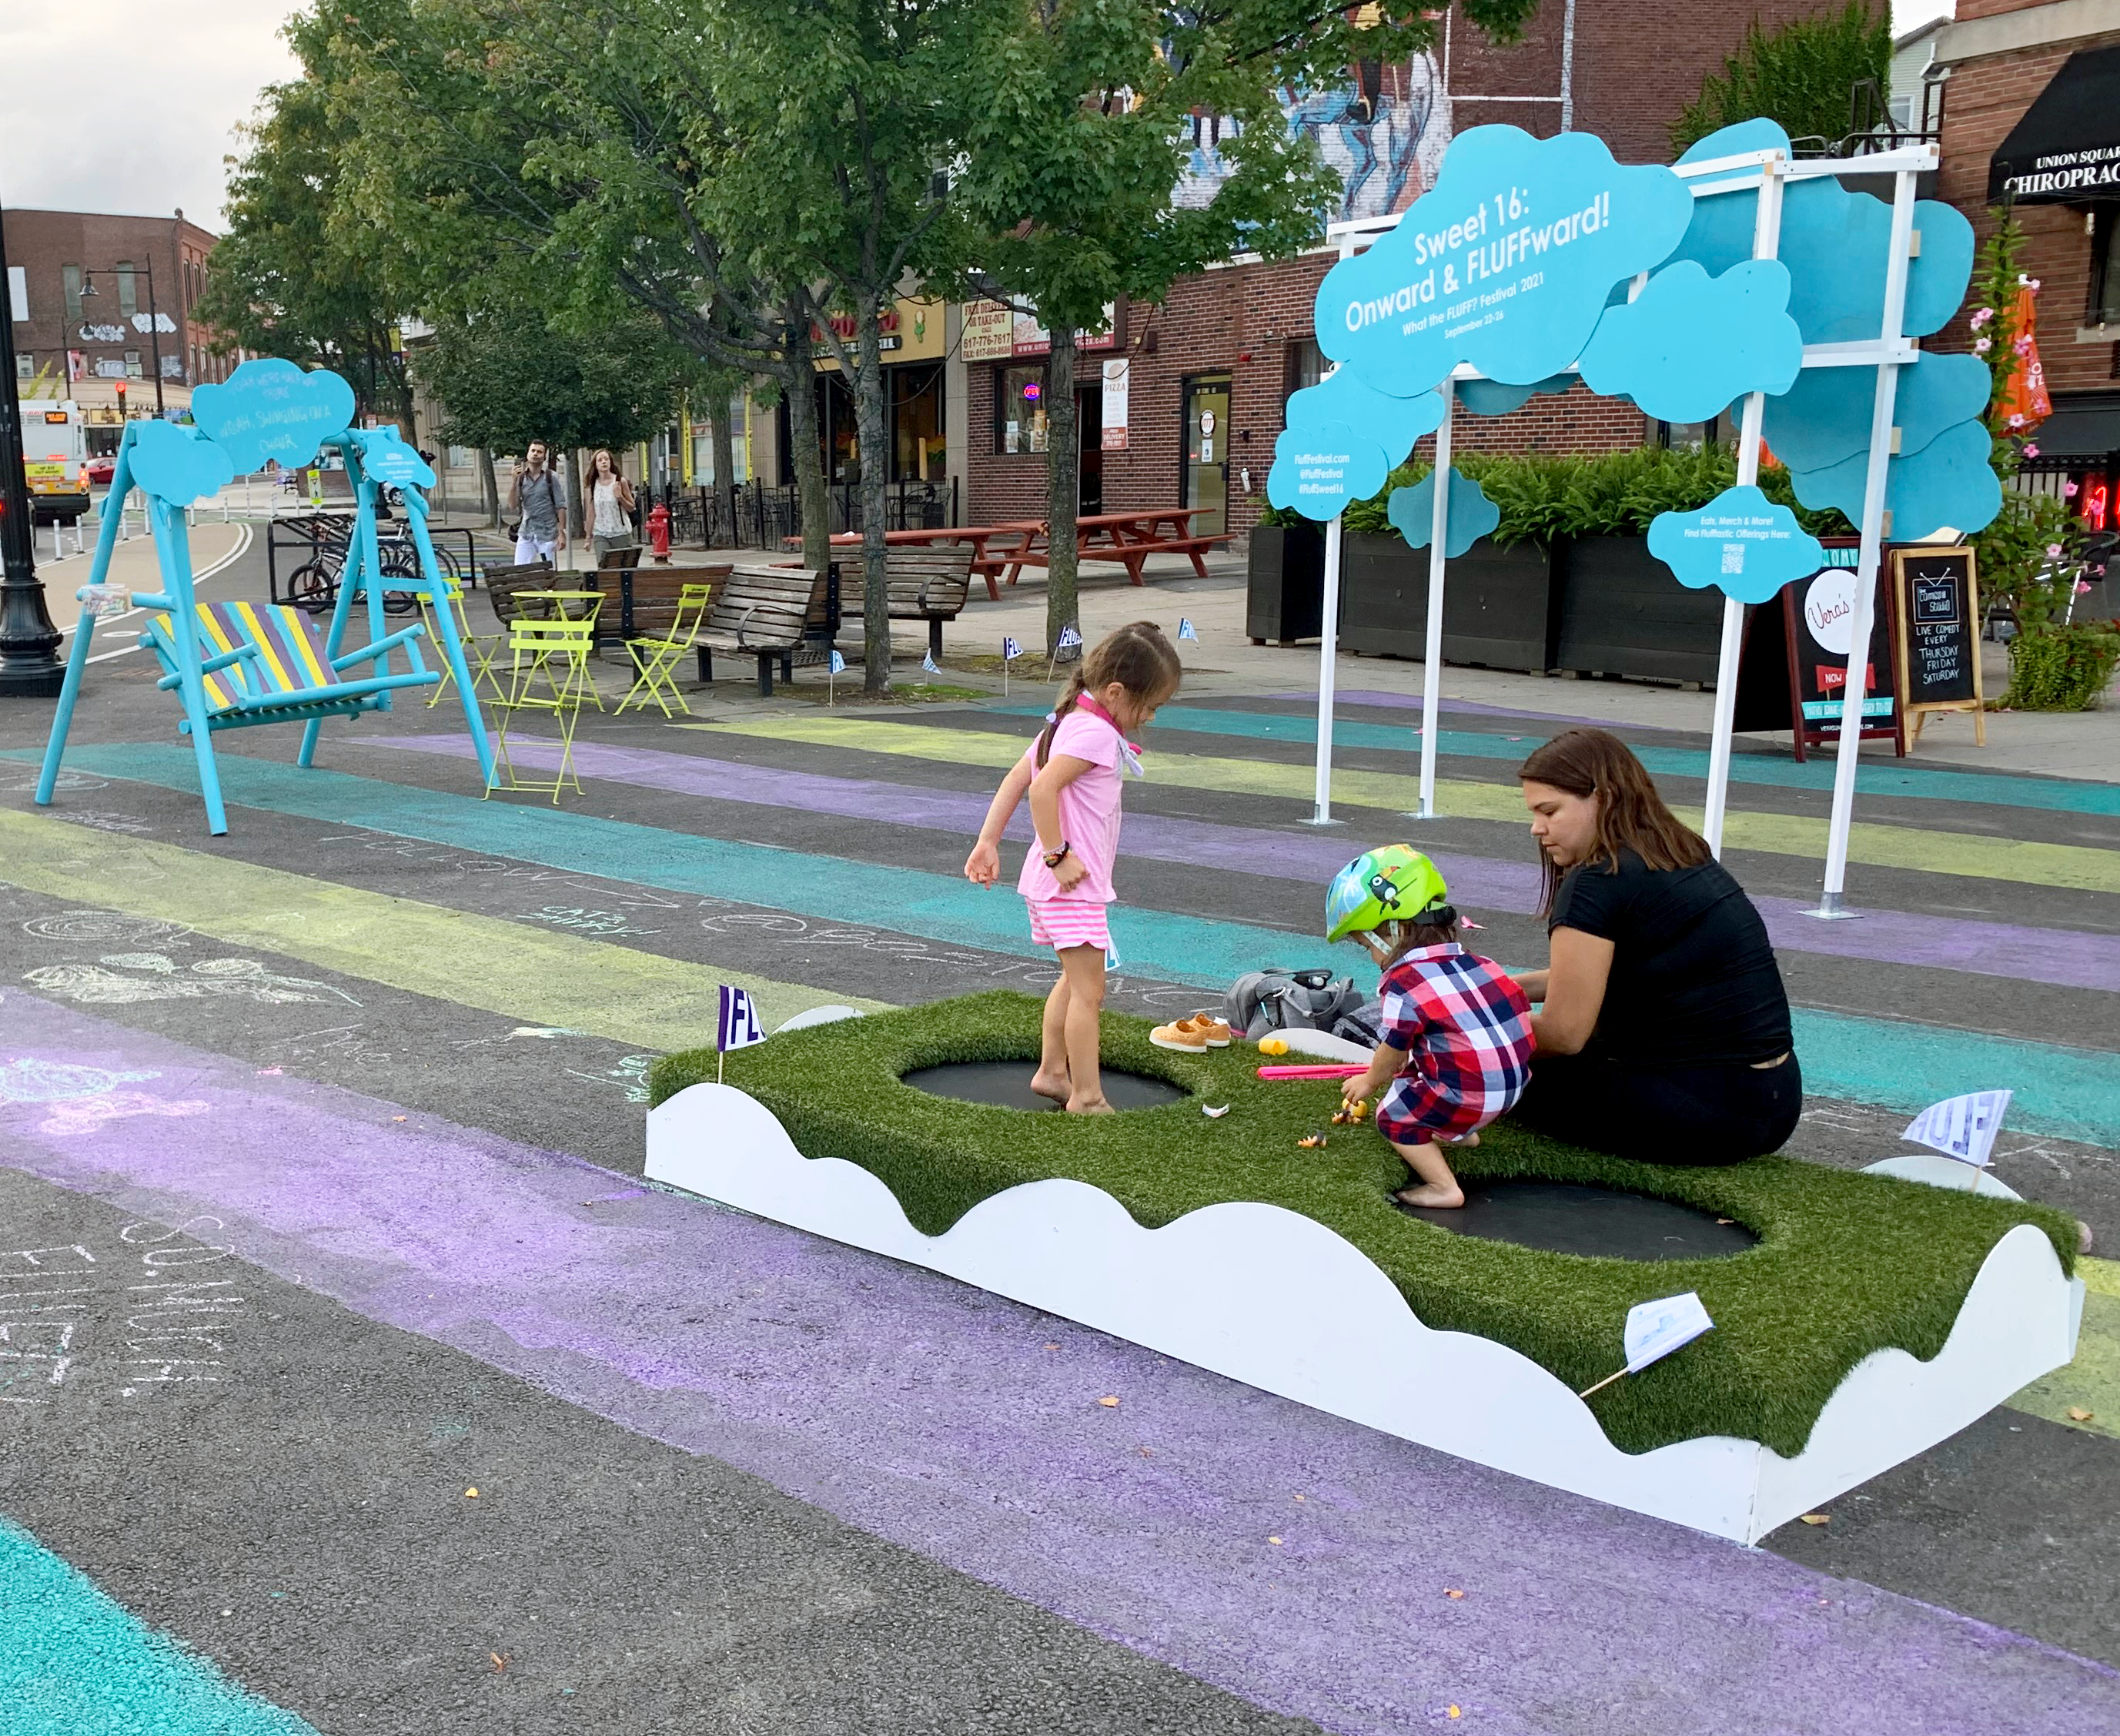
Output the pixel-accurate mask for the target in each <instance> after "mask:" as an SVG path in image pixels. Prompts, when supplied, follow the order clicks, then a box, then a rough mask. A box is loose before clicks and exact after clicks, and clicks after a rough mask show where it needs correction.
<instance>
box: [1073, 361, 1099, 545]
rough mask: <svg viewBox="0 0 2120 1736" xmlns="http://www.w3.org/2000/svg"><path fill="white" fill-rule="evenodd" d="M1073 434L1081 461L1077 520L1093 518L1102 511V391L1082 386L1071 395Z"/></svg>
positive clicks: (1076, 507) (1077, 492)
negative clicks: (1078, 442)
mask: <svg viewBox="0 0 2120 1736" xmlns="http://www.w3.org/2000/svg"><path fill="white" fill-rule="evenodd" d="M1075 432H1076V435H1077V436H1078V437H1079V440H1080V444H1081V461H1080V463H1079V464H1078V465H1077V467H1076V477H1077V478H1078V480H1077V482H1076V489H1075V511H1076V514H1077V516H1079V517H1081V518H1085V519H1089V518H1094V517H1095V516H1096V514H1099V513H1100V512H1102V511H1103V510H1104V387H1103V386H1102V385H1101V384H1098V385H1094V386H1083V387H1081V388H1080V389H1078V390H1077V391H1076V393H1075Z"/></svg>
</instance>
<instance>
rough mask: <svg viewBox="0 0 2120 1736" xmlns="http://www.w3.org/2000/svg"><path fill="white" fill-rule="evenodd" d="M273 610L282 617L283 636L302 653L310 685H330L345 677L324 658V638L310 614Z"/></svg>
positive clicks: (281, 609)
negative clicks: (311, 623) (310, 620)
mask: <svg viewBox="0 0 2120 1736" xmlns="http://www.w3.org/2000/svg"><path fill="white" fill-rule="evenodd" d="M273 613H274V614H276V615H277V616H278V617H280V630H281V638H283V639H285V640H286V641H287V643H288V644H289V645H292V646H294V647H295V649H296V650H297V651H298V652H300V654H301V659H302V663H303V666H304V667H305V668H306V669H307V670H308V672H309V682H308V683H307V685H308V686H312V687H328V686H331V685H332V682H336V681H340V680H342V679H343V678H344V677H342V676H341V675H339V674H338V673H337V671H335V670H334V669H333V668H332V667H331V665H330V664H329V663H326V662H325V661H324V660H323V656H322V653H323V638H322V637H321V636H320V635H319V634H318V631H317V629H316V628H315V627H314V626H311V625H310V622H309V617H308V616H306V615H305V614H304V613H303V612H301V611H300V609H291V608H284V607H283V608H277V609H275V610H274V611H273Z"/></svg>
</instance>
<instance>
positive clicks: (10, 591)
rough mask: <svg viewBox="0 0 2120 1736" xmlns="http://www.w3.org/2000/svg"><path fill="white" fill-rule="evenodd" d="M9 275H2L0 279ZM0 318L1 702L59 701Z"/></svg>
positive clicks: (3, 250)
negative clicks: (1, 383)
mask: <svg viewBox="0 0 2120 1736" xmlns="http://www.w3.org/2000/svg"><path fill="white" fill-rule="evenodd" d="M6 260H7V228H6V223H5V220H4V219H0V265H3V264H4V263H6ZM5 276H6V272H4V271H0V277H5ZM0 300H6V301H7V302H8V304H9V305H8V307H7V310H6V313H5V316H4V317H0V380H4V381H5V382H6V384H5V385H4V386H0V390H4V391H5V392H6V393H7V397H6V398H5V399H0V696H16V697H21V698H26V699H55V698H57V697H58V691H59V684H60V683H61V682H63V681H64V680H65V679H66V670H65V668H64V667H63V665H62V664H61V663H60V662H59V659H58V649H59V635H58V629H57V628H55V627H54V626H53V625H52V617H51V612H50V611H49V609H47V608H46V607H44V582H43V581H42V580H41V579H39V578H38V577H37V562H36V556H35V553H34V552H33V542H34V539H33V538H31V537H30V479H29V477H28V475H27V473H26V472H25V471H24V470H23V468H22V407H21V400H20V398H18V397H17V395H16V386H15V310H14V306H13V296H12V294H11V293H6V292H0Z"/></svg>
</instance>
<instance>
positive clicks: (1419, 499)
mask: <svg viewBox="0 0 2120 1736" xmlns="http://www.w3.org/2000/svg"><path fill="white" fill-rule="evenodd" d="M1449 502H1450V532H1449V535H1448V537H1447V538H1445V539H1444V544H1443V552H1444V555H1446V556H1448V558H1449V559H1451V560H1453V561H1455V560H1456V559H1457V557H1458V556H1460V555H1462V554H1463V553H1464V552H1466V550H1467V549H1469V548H1470V547H1471V546H1472V545H1473V544H1474V543H1475V542H1478V541H1479V540H1480V538H1482V537H1484V536H1485V535H1486V534H1487V533H1488V532H1489V531H1490V530H1492V529H1493V528H1495V526H1496V525H1497V524H1500V523H1501V522H1502V510H1501V508H1500V507H1499V506H1497V505H1495V503H1494V502H1493V501H1492V500H1489V499H1488V498H1487V496H1486V491H1485V490H1484V489H1482V488H1481V486H1480V485H1479V484H1478V483H1477V482H1474V481H1473V480H1472V479H1471V477H1468V476H1466V475H1465V474H1463V473H1462V472H1459V471H1456V470H1453V471H1452V472H1450V496H1449ZM1385 515H1386V516H1387V517H1388V518H1389V519H1390V520H1391V522H1392V528H1393V529H1395V530H1397V532H1398V533H1399V534H1400V535H1401V536H1402V537H1403V538H1406V543H1407V546H1408V547H1412V548H1425V547H1428V539H1429V538H1430V537H1432V536H1434V534H1435V472H1434V471H1430V472H1429V473H1428V474H1427V475H1426V476H1425V477H1422V478H1421V479H1420V481H1419V482H1416V483H1415V484H1414V485H1413V486H1411V488H1394V489H1393V490H1392V496H1391V500H1390V502H1389V504H1388V505H1387V507H1386V509H1385Z"/></svg>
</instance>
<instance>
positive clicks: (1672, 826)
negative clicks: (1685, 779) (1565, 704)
mask: <svg viewBox="0 0 2120 1736" xmlns="http://www.w3.org/2000/svg"><path fill="white" fill-rule="evenodd" d="M1517 776H1518V778H1519V779H1520V780H1523V782H1524V783H1527V784H1550V785H1551V786H1552V787H1553V788H1554V789H1559V790H1564V791H1565V792H1566V793H1567V794H1569V795H1571V796H1595V797H1597V835H1596V837H1595V838H1594V840H1592V843H1591V846H1590V853H1589V854H1588V855H1587V856H1585V857H1584V858H1583V861H1584V863H1592V862H1602V863H1604V864H1605V872H1606V873H1608V874H1616V873H1619V871H1620V851H1621V850H1623V849H1629V850H1632V851H1633V852H1634V854H1636V855H1638V856H1639V857H1640V858H1641V859H1642V860H1643V863H1645V864H1647V865H1648V867H1650V868H1697V867H1699V864H1700V863H1704V862H1705V861H1707V860H1708V859H1709V857H1710V856H1711V855H1712V854H1713V851H1711V850H1710V849H1709V848H1708V840H1706V839H1705V838H1704V837H1702V836H1701V835H1700V834H1699V833H1698V832H1696V831H1694V830H1693V829H1692V828H1691V827H1690V826H1685V825H1684V824H1682V823H1681V821H1680V820H1679V817H1678V816H1677V815H1676V814H1675V813H1673V812H1671V810H1670V809H1669V808H1668V807H1665V806H1664V803H1663V798H1662V796H1660V795H1658V794H1657V787H1656V785H1655V784H1653V783H1651V782H1650V781H1649V775H1648V768H1647V767H1646V766H1643V764H1642V762H1641V761H1639V760H1638V759H1636V758H1635V757H1634V750H1633V749H1632V748H1630V747H1628V746H1627V744H1626V743H1625V742H1623V741H1621V740H1620V738H1619V737H1617V736H1616V735H1614V734H1613V733H1611V731H1610V730H1608V729H1564V730H1563V731H1562V732H1561V733H1560V734H1559V735H1557V736H1555V737H1554V738H1553V739H1552V740H1551V741H1550V742H1547V743H1546V745H1545V746H1544V747H1536V748H1533V749H1532V755H1531V757H1530V758H1529V759H1527V760H1526V761H1524V762H1523V765H1521V766H1518V768H1517ZM1539 854H1540V855H1541V857H1542V858H1543V859H1544V864H1545V868H1546V884H1545V887H1544V888H1543V890H1542V891H1541V896H1540V898H1539V905H1538V910H1539V915H1541V916H1544V915H1548V914H1550V912H1551V910H1552V909H1553V901H1554V898H1555V895H1556V894H1558V893H1559V891H1560V881H1561V875H1562V870H1561V868H1560V866H1559V865H1558V864H1557V863H1555V861H1554V859H1553V858H1552V857H1551V856H1550V855H1548V854H1546V852H1545V851H1543V850H1541V852H1540V853H1539Z"/></svg>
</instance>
